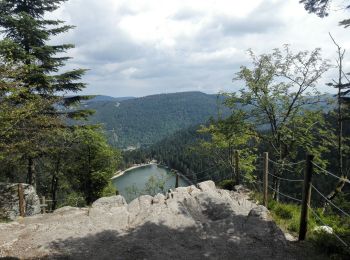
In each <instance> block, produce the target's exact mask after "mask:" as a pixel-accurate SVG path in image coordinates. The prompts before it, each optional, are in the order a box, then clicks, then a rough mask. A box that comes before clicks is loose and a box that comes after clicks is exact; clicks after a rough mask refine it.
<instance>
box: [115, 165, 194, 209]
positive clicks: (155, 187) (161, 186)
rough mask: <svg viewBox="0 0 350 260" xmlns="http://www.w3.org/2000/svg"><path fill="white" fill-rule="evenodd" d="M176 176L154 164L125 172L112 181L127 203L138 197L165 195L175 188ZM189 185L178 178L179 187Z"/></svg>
mask: <svg viewBox="0 0 350 260" xmlns="http://www.w3.org/2000/svg"><path fill="white" fill-rule="evenodd" d="M175 181H176V175H175V173H173V172H171V171H170V170H168V169H166V168H164V167H161V166H159V165H156V164H150V165H146V166H142V167H139V168H135V169H131V170H128V171H126V172H125V173H124V174H123V175H122V176H119V177H117V178H115V179H113V180H112V183H113V185H114V186H115V187H116V188H117V190H118V191H119V194H120V195H122V196H123V197H124V198H125V199H126V201H127V202H130V201H132V200H133V199H135V198H137V197H139V196H140V195H145V194H147V195H152V196H154V195H155V194H157V193H165V192H166V191H167V190H169V189H174V188H175ZM188 185H189V183H188V182H187V181H186V180H185V179H183V178H181V177H179V187H186V186H188Z"/></svg>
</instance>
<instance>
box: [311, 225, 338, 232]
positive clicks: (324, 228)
mask: <svg viewBox="0 0 350 260" xmlns="http://www.w3.org/2000/svg"><path fill="white" fill-rule="evenodd" d="M313 231H314V232H318V233H326V234H333V228H331V227H329V226H317V227H315V228H314V230H313Z"/></svg>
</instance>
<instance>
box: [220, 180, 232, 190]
mask: <svg viewBox="0 0 350 260" xmlns="http://www.w3.org/2000/svg"><path fill="white" fill-rule="evenodd" d="M235 185H236V183H235V181H233V180H223V181H220V182H219V183H218V186H219V188H220V189H225V190H233V187H234V186H235Z"/></svg>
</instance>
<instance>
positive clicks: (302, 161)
mask: <svg viewBox="0 0 350 260" xmlns="http://www.w3.org/2000/svg"><path fill="white" fill-rule="evenodd" d="M268 160H269V162H271V163H273V164H276V165H280V166H294V165H298V164H301V163H304V162H305V160H301V161H299V162H295V163H293V162H291V163H279V162H275V161H273V160H271V159H268Z"/></svg>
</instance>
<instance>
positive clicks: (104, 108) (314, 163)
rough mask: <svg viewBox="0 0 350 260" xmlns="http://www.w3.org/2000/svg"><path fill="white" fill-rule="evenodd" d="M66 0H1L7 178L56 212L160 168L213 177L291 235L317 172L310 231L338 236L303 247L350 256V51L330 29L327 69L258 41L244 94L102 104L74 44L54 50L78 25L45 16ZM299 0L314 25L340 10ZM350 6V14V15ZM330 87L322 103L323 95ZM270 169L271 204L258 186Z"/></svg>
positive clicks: (2, 177) (318, 53)
mask: <svg viewBox="0 0 350 260" xmlns="http://www.w3.org/2000/svg"><path fill="white" fill-rule="evenodd" d="M64 2H66V0H50V1H49V0H26V1H19V0H2V1H0V27H1V38H0V122H1V124H0V182H3V183H19V182H21V183H27V184H30V185H32V186H33V187H34V188H35V189H36V191H37V193H38V194H39V195H40V196H45V197H46V198H49V199H50V201H51V204H50V207H49V208H50V210H52V211H54V210H55V209H57V208H60V207H63V206H76V207H77V206H78V207H86V206H87V207H89V206H91V205H92V203H93V202H94V201H96V200H97V199H99V198H101V197H107V196H112V195H116V193H117V191H116V189H115V188H114V187H113V185H112V183H111V178H112V176H113V175H114V174H115V172H117V171H118V170H122V169H127V168H129V167H130V166H133V165H134V164H140V163H147V162H150V161H151V160H156V161H157V162H158V163H159V164H161V165H165V166H167V167H169V168H171V169H173V170H177V171H179V172H180V173H182V174H183V175H184V176H186V177H187V178H188V179H190V180H191V181H192V182H193V183H195V184H196V183H198V182H201V181H205V180H213V181H214V182H215V183H216V185H217V186H218V187H221V188H224V189H228V190H234V189H235V185H244V186H246V187H248V188H250V189H251V190H252V195H251V196H252V197H251V199H252V200H254V201H257V203H258V204H262V203H264V202H266V203H264V204H265V205H266V206H267V208H268V209H269V210H270V211H271V214H272V216H273V218H274V219H275V221H276V222H277V223H278V224H279V225H280V226H282V228H284V229H286V230H288V231H290V232H292V233H293V234H294V235H295V234H296V233H298V230H299V228H300V224H299V218H300V215H301V214H302V213H300V202H301V201H306V200H307V198H305V196H306V195H305V194H306V192H305V190H306V189H304V190H303V187H304V186H302V184H301V183H302V182H303V183H305V182H307V181H306V179H305V181H304V180H303V178H304V173H306V172H312V174H313V175H312V176H313V181H312V185H311V186H310V187H309V188H310V190H312V196H311V195H310V196H309V197H310V199H309V200H308V204H307V207H308V208H309V209H310V212H309V218H310V226H311V228H315V227H317V226H321V225H322V226H329V227H331V228H332V232H331V233H329V234H328V233H327V234H323V233H322V234H319V233H317V232H316V231H314V230H313V229H311V228H310V230H311V231H310V233H309V235H308V239H309V240H310V241H312V242H313V243H315V244H316V245H317V246H318V247H319V248H323V250H324V251H326V253H327V254H328V255H329V256H331V257H333V258H334V259H347V258H348V257H349V255H350V253H349V252H350V251H349V246H348V245H350V214H349V212H350V181H349V175H350V126H349V121H350V110H349V108H350V73H349V71H346V69H347V68H348V61H349V57H348V56H347V53H346V50H345V47H346V46H345V45H346V43H345V44H344V46H343V45H342V44H343V43H342V42H338V40H337V38H336V37H333V35H332V34H331V33H329V40H330V41H331V42H332V44H333V47H334V49H333V50H327V52H332V53H334V55H333V60H329V59H326V58H325V57H324V51H322V50H321V49H320V48H314V49H312V50H295V49H294V48H293V47H292V46H291V45H288V44H285V45H283V46H281V47H279V48H274V49H271V50H270V51H266V52H265V53H261V52H260V51H256V50H255V46H254V42H251V45H252V46H251V48H252V49H249V50H248V51H247V52H248V57H249V58H248V59H247V60H248V61H247V62H246V63H245V64H241V65H240V67H239V69H237V70H236V71H233V72H232V81H233V83H234V84H235V86H239V90H235V91H220V93H217V94H205V93H202V92H199V91H190V92H178V93H173V94H157V95H150V96H146V97H137V98H131V97H126V98H120V99H118V98H111V97H103V96H100V97H98V96H97V97H96V95H88V94H84V93H85V92H84V90H85V89H86V88H87V83H88V82H84V80H83V79H84V75H85V74H86V73H88V69H86V68H79V67H75V66H72V64H73V65H76V64H75V63H69V62H70V60H71V58H72V57H70V56H69V55H71V54H74V53H75V52H74V51H73V50H74V47H75V46H74V44H71V43H66V42H60V43H56V41H57V39H61V38H60V37H58V36H61V35H68V34H69V33H70V32H71V31H72V30H74V29H75V28H74V26H72V25H68V24H66V22H65V21H62V20H58V19H51V18H50V17H51V16H50V14H51V13H54V12H55V11H57V10H58V9H59V7H60V5H61V4H63V3H64ZM299 2H300V5H303V6H304V7H305V9H306V11H307V12H309V13H310V16H311V15H317V16H319V17H320V19H325V17H327V16H328V15H329V12H332V9H330V8H329V6H330V4H331V2H332V1H326V0H301V1H299ZM348 4H349V3H348ZM348 9H350V5H347V6H345V7H344V10H345V11H348ZM130 12H131V11H130ZM131 13H132V12H131ZM338 26H341V27H344V33H345V34H346V33H347V32H348V30H349V28H348V27H349V26H350V20H349V19H345V20H340V21H339V25H338ZM218 27H220V26H218ZM213 28H217V27H215V26H213ZM53 38H55V39H56V41H52V39H53ZM130 38H132V37H131V36H130ZM62 39H66V38H63V36H62ZM68 39H69V38H68ZM169 42H170V43H169ZM166 43H167V44H170V45H171V41H166ZM158 47H159V46H158ZM315 47H316V46H315ZM115 48H118V46H116V47H115ZM159 48H160V49H161V47H159ZM191 48H192V46H191ZM257 49H258V50H259V48H257ZM68 54H69V55H68ZM215 55H216V56H215V57H214V58H215V59H216V58H217V56H219V57H221V56H220V55H221V54H220V53H219V54H218V53H215ZM169 56H171V55H169ZM174 56H176V55H174ZM203 57H204V58H203ZM73 58H74V57H73ZM118 58H119V57H118ZM196 58H197V59H199V60H200V61H201V62H202V61H203V60H205V59H208V57H207V56H205V55H203V54H202V53H196V55H194V56H193V57H192V56H191V57H190V59H191V61H192V60H196ZM140 59H141V58H139V57H136V58H135V60H138V62H140ZM143 62H144V61H143ZM67 64H69V66H67ZM108 65H109V66H110V67H113V66H114V67H118V66H122V65H120V64H117V65H116V64H110V63H109V64H108ZM177 65H178V64H177ZM73 67H74V68H73ZM210 68H211V69H214V68H215V66H212V67H210ZM158 69H160V68H158ZM106 71H107V72H108V68H107V69H106ZM137 71H138V70H137V69H135V68H131V67H130V68H128V69H126V70H123V73H121V74H123V75H124V76H125V78H126V79H130V78H128V77H130V75H132V74H133V73H137ZM179 73H180V72H179ZM327 73H328V74H327ZM329 73H331V74H329ZM154 74H156V73H154ZM329 75H332V78H331V79H330V80H329V82H327V83H326V84H325V83H323V81H322V80H323V78H327V77H328V78H329ZM186 76H188V75H186ZM326 76H327V77H326ZM138 77H140V78H142V75H141V76H140V75H138ZM125 78H123V80H124V79H125ZM154 78H156V79H157V75H152V79H154ZM208 79H209V77H204V79H203V80H202V79H201V80H202V81H205V80H208ZM321 79H322V80H321ZM133 80H134V79H133ZM130 81H132V80H130ZM123 82H124V81H123ZM179 84H180V83H179ZM321 84H323V85H322V87H321ZM138 87H139V86H138ZM324 88H327V91H326V92H327V93H324V91H321V90H320V89H324ZM164 89H165V88H164ZM198 89H200V87H198ZM215 89H216V88H215ZM329 93H331V94H329ZM130 148H131V149H130ZM264 153H265V155H264ZM266 153H268V156H269V157H268V158H267V157H265V158H266V159H265V161H264V160H263V155H264V156H266V155H267V154H266ZM306 158H311V159H306ZM306 162H308V163H309V164H306ZM267 163H268V164H269V168H268V173H266V170H265V173H266V174H270V176H269V178H270V179H269V182H268V183H266V185H267V186H268V188H269V195H268V198H266V195H265V197H263V196H264V194H263V188H264V186H263V185H262V184H263V182H264V179H263V172H264V167H265V166H266V165H267ZM264 164H265V165H264ZM305 165H308V166H305ZM310 169H311V170H310ZM309 182H310V183H311V181H309ZM306 215H307V214H306ZM339 241H340V243H339ZM344 245H345V246H344Z"/></svg>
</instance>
